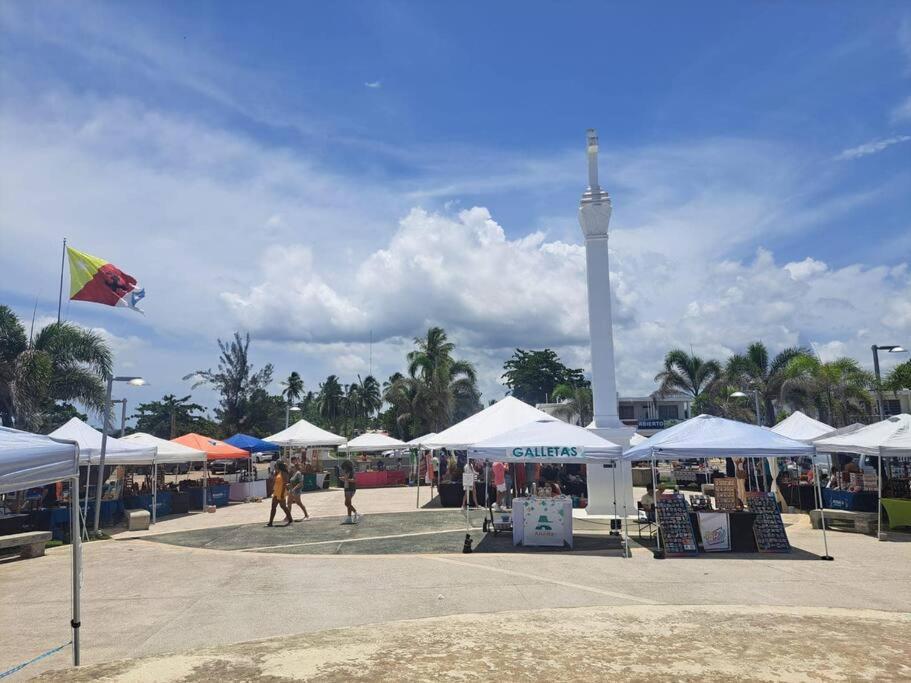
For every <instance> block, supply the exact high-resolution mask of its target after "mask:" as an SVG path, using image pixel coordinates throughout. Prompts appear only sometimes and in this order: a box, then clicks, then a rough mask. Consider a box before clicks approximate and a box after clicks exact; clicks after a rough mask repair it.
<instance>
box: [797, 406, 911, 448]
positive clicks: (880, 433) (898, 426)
mask: <svg viewBox="0 0 911 683" xmlns="http://www.w3.org/2000/svg"><path fill="white" fill-rule="evenodd" d="M909 431H911V415H908V414H906V413H902V414H901V415H894V416H892V417H889V418H886V419H885V420H883V421H882V422H876V423H874V424H871V425H867V426H866V427H861V428H860V429H857V430H855V431H852V432H850V433H848V434H841V435H837V436H833V437H828V438H823V439H819V440H817V441H816V442H815V444H816V449H817V450H818V451H819V452H821V453H857V454H858V455H879V449H880V446H887V445H888V444H889V442H890V441H892V440H893V439H897V438H900V437H902V436H903V435H904V434H907V433H908V432H909Z"/></svg>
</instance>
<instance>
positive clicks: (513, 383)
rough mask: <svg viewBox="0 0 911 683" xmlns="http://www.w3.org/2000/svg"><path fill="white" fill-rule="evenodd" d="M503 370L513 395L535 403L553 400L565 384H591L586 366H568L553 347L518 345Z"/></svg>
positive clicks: (506, 382)
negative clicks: (535, 348)
mask: <svg viewBox="0 0 911 683" xmlns="http://www.w3.org/2000/svg"><path fill="white" fill-rule="evenodd" d="M503 370H504V372H503V376H502V378H501V379H503V383H504V384H505V385H506V386H507V387H509V389H510V391H511V392H512V395H513V396H515V397H516V398H517V399H519V400H520V401H525V402H526V403H529V404H531V405H534V404H536V403H547V402H548V401H550V400H551V399H552V398H553V394H554V391H555V390H556V388H557V387H558V386H560V385H561V384H563V385H568V386H580V387H581V386H586V385H587V384H588V382H587V381H586V380H585V377H584V375H583V374H582V370H580V369H573V368H568V367H566V366H565V365H564V364H563V363H562V362H561V361H560V358H559V356H557V354H556V353H555V352H554V351H552V350H551V349H544V350H543V351H525V350H523V349H516V350H515V352H514V353H513V355H512V358H510V359H509V360H507V361H506V362H505V363H504V364H503ZM586 424H588V423H587V422H586Z"/></svg>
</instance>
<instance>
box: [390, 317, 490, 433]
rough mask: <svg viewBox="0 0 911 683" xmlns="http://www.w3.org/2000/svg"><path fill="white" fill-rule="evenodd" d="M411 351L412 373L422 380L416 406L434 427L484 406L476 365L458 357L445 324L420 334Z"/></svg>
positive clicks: (423, 417) (441, 427)
mask: <svg viewBox="0 0 911 683" xmlns="http://www.w3.org/2000/svg"><path fill="white" fill-rule="evenodd" d="M414 343H415V347H416V348H415V350H414V351H409V352H408V356H407V359H408V374H409V375H410V377H411V378H412V379H416V380H418V381H419V383H418V385H417V396H416V401H415V403H416V405H415V407H416V409H417V413H418V414H419V415H420V417H421V419H422V420H423V421H424V422H425V424H426V425H427V426H428V427H429V428H430V430H431V431H435V432H439V431H442V430H443V429H445V428H446V427H447V426H449V425H450V424H451V423H452V421H453V420H462V419H464V418H466V417H468V416H469V415H472V414H474V413H476V412H477V411H478V410H480V409H481V404H480V396H481V394H480V392H479V391H478V389H477V376H476V374H475V370H474V366H472V365H471V363H468V362H466V361H460V360H455V359H453V357H452V352H453V350H454V349H455V345H454V344H453V343H452V342H450V341H449V340H448V338H447V336H446V332H445V330H443V328H441V327H431V328H430V329H429V330H427V336H426V337H423V338H422V337H416V338H415V340H414Z"/></svg>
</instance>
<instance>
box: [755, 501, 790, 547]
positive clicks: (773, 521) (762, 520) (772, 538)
mask: <svg viewBox="0 0 911 683" xmlns="http://www.w3.org/2000/svg"><path fill="white" fill-rule="evenodd" d="M746 503H747V509H748V510H749V511H750V512H755V513H756V515H757V516H756V519H755V520H754V522H753V535H754V536H755V537H756V548H757V550H759V552H761V553H789V552H791V544H790V543H789V542H788V535H787V534H786V533H785V530H784V522H782V521H781V513H780V512H779V511H778V505H777V504H776V503H775V497H774V494H772V493H766V492H764V491H749V492H747V500H746Z"/></svg>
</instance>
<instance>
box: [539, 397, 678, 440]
mask: <svg viewBox="0 0 911 683" xmlns="http://www.w3.org/2000/svg"><path fill="white" fill-rule="evenodd" d="M618 401H619V403H618V408H619V415H620V421H621V422H622V423H623V424H624V425H626V426H627V427H632V428H633V429H635V430H636V431H637V432H639V433H640V434H644V435H646V436H651V434H653V433H654V432H656V431H658V430H660V429H664V428H665V427H668V426H670V425H671V424H673V421H676V420H687V419H689V418H690V417H692V415H691V414H690V404H691V402H692V399H691V398H690V397H689V396H686V395H684V394H671V395H669V396H665V397H663V398H659V397H658V396H657V394H652V395H650V396H621V397H620V398H619V399H618ZM561 405H562V404H560V403H538V404H537V405H535V408H537V409H538V410H541V411H543V412H545V413H547V414H548V415H553V416H555V417H559V418H560V419H561V420H565V421H567V422H570V423H572V424H579V415H577V414H576V415H565V414H563V413H562V411H561V410H560V407H561ZM582 426H585V425H582Z"/></svg>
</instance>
